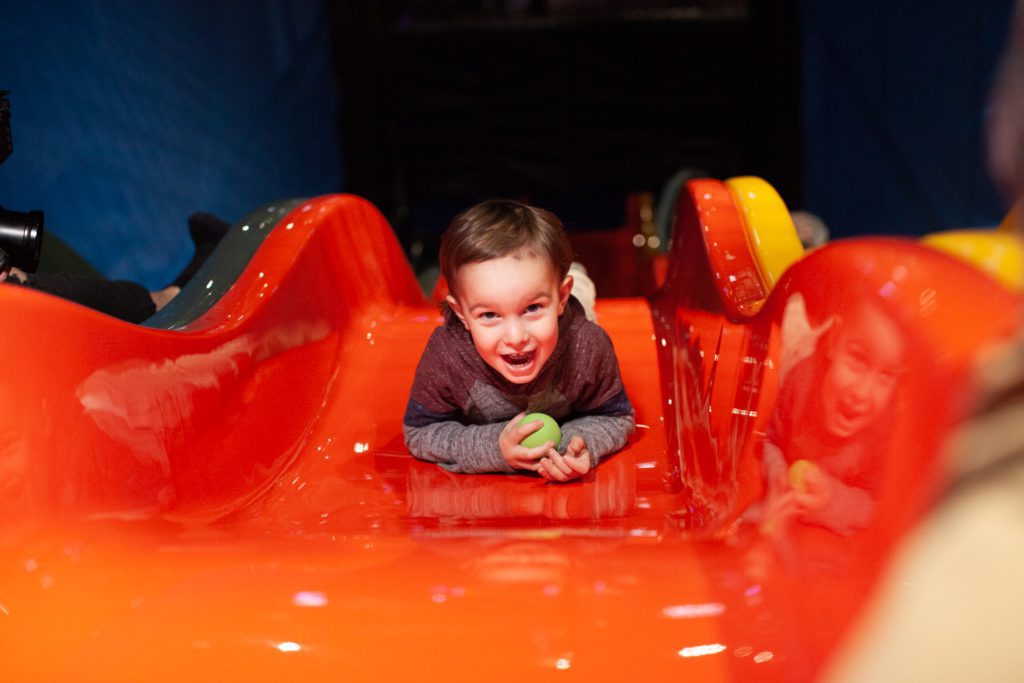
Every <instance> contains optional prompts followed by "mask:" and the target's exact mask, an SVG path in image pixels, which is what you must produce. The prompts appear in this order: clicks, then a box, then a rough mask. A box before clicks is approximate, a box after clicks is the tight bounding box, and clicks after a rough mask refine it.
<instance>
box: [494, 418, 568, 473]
mask: <svg viewBox="0 0 1024 683" xmlns="http://www.w3.org/2000/svg"><path fill="white" fill-rule="evenodd" d="M525 416H526V413H525V412H522V413H519V414H518V415H516V416H515V417H513V418H512V419H511V420H509V422H508V424H506V425H505V427H504V428H503V429H502V430H501V436H499V437H498V447H499V448H500V449H501V455H502V457H504V458H505V462H507V463H508V465H509V467H512V468H515V469H517V470H533V471H536V470H537V466H538V465H537V461H538V460H540V459H541V458H543V457H544V456H546V455H547V454H548V451H550V450H551V449H552V447H553V446H554V445H555V444H554V443H552V442H551V441H547V442H545V443H543V444H541V445H540V446H537V447H536V448H527V447H526V446H523V445H521V444H520V442H521V441H522V440H523V439H525V438H526V437H528V436H529V435H530V434H533V433H534V432H535V431H537V430H538V429H540V428H541V427H542V426H543V425H544V423H543V422H541V421H540V420H533V421H532V422H527V423H526V424H524V425H521V424H519V421H520V420H522V419H523V418H524V417H525Z"/></svg>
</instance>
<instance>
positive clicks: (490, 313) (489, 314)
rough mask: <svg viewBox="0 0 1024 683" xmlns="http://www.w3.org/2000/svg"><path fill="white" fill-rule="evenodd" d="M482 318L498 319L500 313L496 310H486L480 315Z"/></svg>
mask: <svg viewBox="0 0 1024 683" xmlns="http://www.w3.org/2000/svg"><path fill="white" fill-rule="evenodd" d="M478 317H479V318H480V319H481V320H496V319H497V317H498V314H497V313H495V312H494V311H484V312H483V313H481V314H480V315H479V316H478Z"/></svg>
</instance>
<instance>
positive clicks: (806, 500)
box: [793, 466, 836, 513]
mask: <svg viewBox="0 0 1024 683" xmlns="http://www.w3.org/2000/svg"><path fill="white" fill-rule="evenodd" d="M802 484H803V485H802V486H800V487H799V488H796V489H794V491H795V495H794V496H793V502H794V503H795V504H796V508H797V510H798V511H799V512H801V513H804V512H811V511H814V510H820V509H822V508H824V507H825V505H826V504H827V503H828V501H829V500H830V499H831V498H832V492H833V490H834V489H835V484H836V481H835V479H834V478H833V477H832V476H831V475H830V474H828V473H827V472H825V471H824V470H823V469H821V468H820V467H817V466H814V467H809V468H807V469H806V471H805V472H804V473H803V482H802Z"/></svg>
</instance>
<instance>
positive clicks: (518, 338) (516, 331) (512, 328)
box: [504, 320, 530, 347]
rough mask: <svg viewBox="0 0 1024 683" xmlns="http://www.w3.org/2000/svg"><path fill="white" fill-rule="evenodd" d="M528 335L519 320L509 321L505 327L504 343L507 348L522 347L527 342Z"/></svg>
mask: <svg viewBox="0 0 1024 683" xmlns="http://www.w3.org/2000/svg"><path fill="white" fill-rule="evenodd" d="M529 338H530V335H528V334H527V332H526V326H525V325H523V323H522V322H521V321H519V320H510V321H509V323H508V325H507V326H506V327H505V340H504V341H505V343H506V344H508V345H509V346H513V347H515V346H522V345H523V344H525V343H526V341H527V340H529Z"/></svg>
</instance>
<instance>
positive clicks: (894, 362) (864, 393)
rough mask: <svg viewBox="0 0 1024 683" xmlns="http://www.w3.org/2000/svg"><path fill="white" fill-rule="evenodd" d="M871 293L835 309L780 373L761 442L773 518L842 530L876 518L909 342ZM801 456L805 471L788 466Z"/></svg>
mask: <svg viewBox="0 0 1024 683" xmlns="http://www.w3.org/2000/svg"><path fill="white" fill-rule="evenodd" d="M867 296H868V295H866V296H865V298H864V299H862V300H860V301H856V302H852V303H851V304H850V305H849V307H848V308H847V309H846V310H843V311H842V312H841V315H840V316H837V317H836V319H835V321H834V322H833V324H832V328H831V329H830V330H829V331H828V332H827V333H826V334H825V335H824V337H823V339H822V340H821V342H819V345H818V348H817V350H816V351H815V352H814V353H813V354H811V355H810V356H809V357H807V358H805V359H804V360H801V361H800V362H799V363H797V364H796V365H795V366H794V367H793V369H792V371H790V372H789V374H788V375H787V376H786V378H785V380H784V381H783V384H782V387H781V388H780V390H779V395H778V398H777V400H776V403H775V410H774V412H773V415H772V421H771V424H770V425H769V426H768V430H767V433H766V435H765V436H766V438H765V443H764V452H763V456H764V460H763V469H764V474H765V478H766V480H767V488H768V490H767V495H766V501H765V514H766V517H768V518H775V519H776V520H777V521H779V520H782V519H785V518H792V517H795V518H797V519H799V520H801V521H803V522H806V523H809V524H815V525H818V526H823V527H825V528H827V529H831V530H832V531H835V532H836V533H839V534H842V535H850V534H852V533H854V532H855V531H857V530H859V529H862V528H864V527H866V526H867V525H868V524H869V523H870V522H871V520H872V516H873V514H874V511H875V505H876V498H877V495H878V490H879V487H880V485H881V481H880V480H881V476H882V474H883V467H884V462H882V460H883V459H884V455H883V454H884V453H885V449H886V447H887V444H888V440H889V438H890V435H891V431H892V427H893V423H894V422H895V418H896V415H895V412H894V411H895V408H894V403H895V393H896V389H897V385H898V383H899V380H900V377H901V376H902V374H903V371H904V368H905V365H906V362H907V343H906V340H905V339H904V335H903V332H902V331H901V330H900V328H899V327H898V325H897V322H896V321H895V320H893V319H892V318H891V317H890V316H889V315H888V314H887V313H886V312H885V311H884V310H883V309H882V308H881V307H880V306H879V305H877V304H875V303H873V302H871V301H870V300H869V299H868V298H866V297H867ZM789 310H790V309H789V308H788V307H787V313H789ZM784 343H785V342H784ZM797 461H804V462H803V463H802V465H803V471H802V472H801V473H800V474H799V475H791V474H790V469H791V468H792V466H793V464H794V463H796V462H797ZM794 479H795V481H794Z"/></svg>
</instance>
